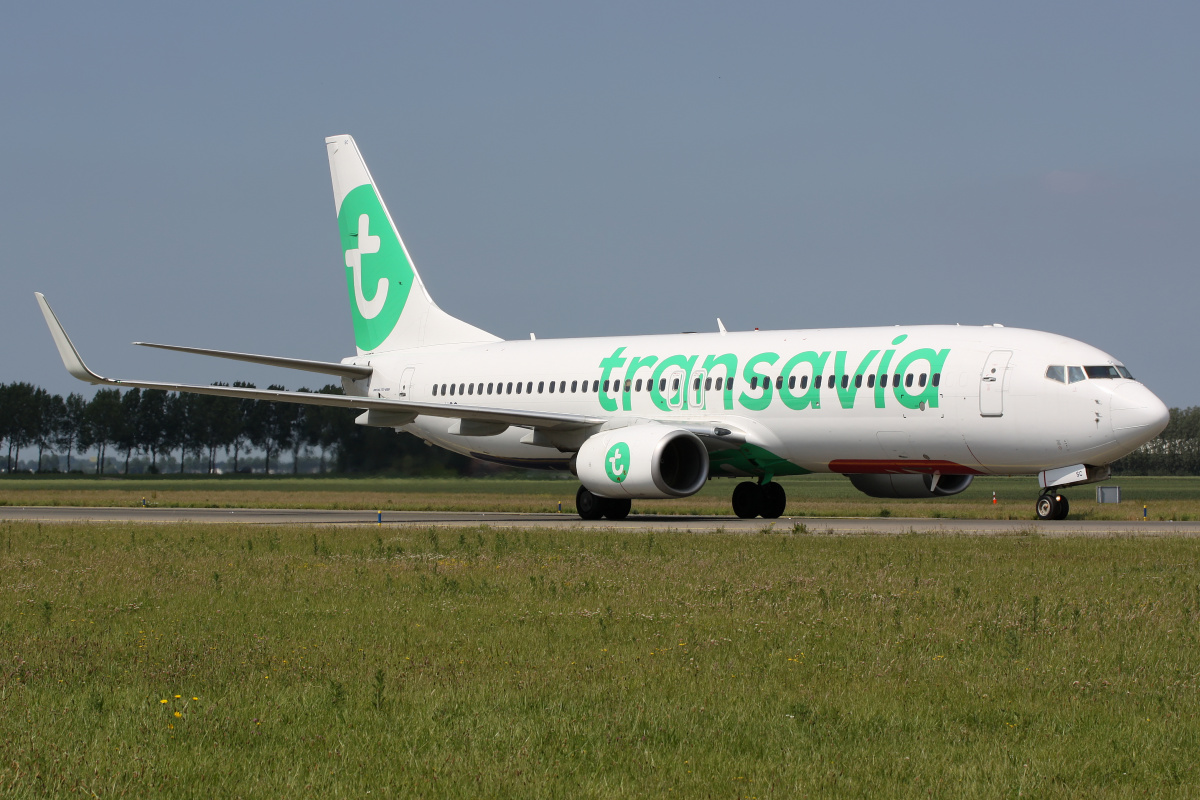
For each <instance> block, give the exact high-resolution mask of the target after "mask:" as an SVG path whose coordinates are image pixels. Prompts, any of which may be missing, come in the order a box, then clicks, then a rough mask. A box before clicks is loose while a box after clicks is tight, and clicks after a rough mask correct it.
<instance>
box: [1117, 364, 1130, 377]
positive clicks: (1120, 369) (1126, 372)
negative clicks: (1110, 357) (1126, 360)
mask: <svg viewBox="0 0 1200 800" xmlns="http://www.w3.org/2000/svg"><path fill="white" fill-rule="evenodd" d="M1117 372H1119V373H1121V377H1122V378H1124V379H1125V380H1129V381H1131V380H1133V373H1132V372H1130V371H1129V370H1127V369H1126V368H1125V367H1122V366H1121V365H1120V364H1117Z"/></svg>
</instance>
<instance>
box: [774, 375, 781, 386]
mask: <svg viewBox="0 0 1200 800" xmlns="http://www.w3.org/2000/svg"><path fill="white" fill-rule="evenodd" d="M775 388H776V389H782V388H783V376H782V375H779V376H777V377H776V378H775Z"/></svg>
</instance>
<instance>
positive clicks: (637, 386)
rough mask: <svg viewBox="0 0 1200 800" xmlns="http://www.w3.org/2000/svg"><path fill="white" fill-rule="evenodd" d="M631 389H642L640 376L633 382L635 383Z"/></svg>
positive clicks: (636, 390)
mask: <svg viewBox="0 0 1200 800" xmlns="http://www.w3.org/2000/svg"><path fill="white" fill-rule="evenodd" d="M633 390H634V391H635V392H640V391H641V390H642V379H641V378H638V379H637V383H635V384H634V385H633Z"/></svg>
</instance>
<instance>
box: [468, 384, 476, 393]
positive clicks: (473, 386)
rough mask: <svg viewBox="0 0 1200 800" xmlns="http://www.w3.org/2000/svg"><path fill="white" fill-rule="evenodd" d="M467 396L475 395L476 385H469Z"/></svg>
mask: <svg viewBox="0 0 1200 800" xmlns="http://www.w3.org/2000/svg"><path fill="white" fill-rule="evenodd" d="M467 394H475V384H473V383H469V384H467Z"/></svg>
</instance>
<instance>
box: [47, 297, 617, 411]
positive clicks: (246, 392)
mask: <svg viewBox="0 0 1200 800" xmlns="http://www.w3.org/2000/svg"><path fill="white" fill-rule="evenodd" d="M34 294H35V295H36V297H37V301H38V305H39V306H41V309H42V315H43V316H44V317H45V318H46V325H47V326H49V328H50V335H51V336H52V337H53V338H54V344H55V345H56V346H57V347H58V354H59V356H60V357H61V358H62V360H63V366H65V367H66V368H67V372H69V373H71V375H73V376H74V377H76V378H78V379H79V380H81V381H84V382H85V383H91V384H95V385H106V386H117V387H122V388H135V387H136V388H139V389H161V390H163V391H174V392H189V393H192V394H208V395H215V396H217V397H238V398H244V399H247V400H270V401H276V402H283V403H300V404H303V405H313V406H331V407H335V408H356V409H359V410H362V411H378V412H385V413H387V414H388V416H389V417H392V416H393V415H394V420H393V421H394V422H395V425H396V426H397V427H398V426H400V425H404V424H407V423H408V422H411V421H412V419H414V418H415V417H417V416H418V415H423V416H430V417H444V418H446V419H460V420H472V421H478V422H489V423H496V424H503V425H515V426H518V427H525V428H539V429H542V430H560V431H568V430H579V429H583V428H590V427H593V426H597V425H601V424H603V423H604V422H605V421H606V420H605V419H604V418H603V417H592V416H587V415H583V414H560V413H555V412H549V411H521V410H519V409H507V408H486V407H480V406H462V405H456V404H453V403H414V402H409V401H405V400H385V399H382V398H370V397H356V396H353V395H341V394H318V393H316V392H285V391H274V390H271V389H246V388H241V387H236V386H204V385H197V384H187V383H164V382H161V381H133V380H118V379H114V378H105V377H103V376H101V375H98V374H97V373H95V372H93V371H92V370H91V369H89V368H88V366H87V365H86V364H84V363H83V359H82V358H81V357H80V355H79V351H78V350H76V349H75V345H74V344H73V343H72V342H71V339H70V337H69V336H67V332H66V331H65V330H64V329H63V326H62V323H60V322H59V321H58V317H57V316H55V314H54V311H53V310H52V309H51V308H50V304H49V303H47V302H46V298H45V296H44V295H42V294H41V293H40V292H35V293H34ZM255 358H256V359H257V358H258V357H255ZM264 358H271V357H270V356H266V357H264ZM259 363H266V362H259ZM276 365H279V366H281V364H276ZM339 366H344V365H339Z"/></svg>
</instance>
